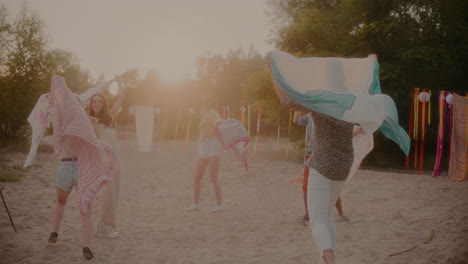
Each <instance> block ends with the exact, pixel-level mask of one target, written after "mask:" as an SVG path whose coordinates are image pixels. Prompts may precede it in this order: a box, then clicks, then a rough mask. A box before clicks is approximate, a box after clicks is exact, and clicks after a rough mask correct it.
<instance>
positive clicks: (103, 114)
mask: <svg viewBox="0 0 468 264" xmlns="http://www.w3.org/2000/svg"><path fill="white" fill-rule="evenodd" d="M96 96H99V97H101V99H102V108H101V111H99V113H96V112H94V109H93V98H94V97H96ZM89 115H90V116H93V117H97V119H98V123H100V124H103V125H104V126H106V127H111V128H114V127H115V125H114V120H113V119H112V116H111V115H110V114H109V109H108V108H107V99H106V97H105V96H104V95H103V94H95V95H93V97H91V101H90V102H89Z"/></svg>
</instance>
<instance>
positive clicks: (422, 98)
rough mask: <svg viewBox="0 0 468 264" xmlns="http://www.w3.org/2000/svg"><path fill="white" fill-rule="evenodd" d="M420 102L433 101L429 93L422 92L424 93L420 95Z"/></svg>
mask: <svg viewBox="0 0 468 264" xmlns="http://www.w3.org/2000/svg"><path fill="white" fill-rule="evenodd" d="M418 97H419V101H420V102H424V103H425V102H427V101H429V99H431V96H430V95H429V93H428V92H422V93H419V96H418Z"/></svg>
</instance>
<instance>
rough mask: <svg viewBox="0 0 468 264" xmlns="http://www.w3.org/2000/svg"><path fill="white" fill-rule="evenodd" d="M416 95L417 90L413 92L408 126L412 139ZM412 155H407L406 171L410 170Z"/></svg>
mask: <svg viewBox="0 0 468 264" xmlns="http://www.w3.org/2000/svg"><path fill="white" fill-rule="evenodd" d="M414 93H415V88H413V89H412V90H411V104H410V111H409V112H410V117H409V125H408V136H409V138H411V137H412V134H413V114H414V111H413V110H414ZM410 156H411V155H410V153H408V155H406V162H405V169H407V170H408V169H409V160H410Z"/></svg>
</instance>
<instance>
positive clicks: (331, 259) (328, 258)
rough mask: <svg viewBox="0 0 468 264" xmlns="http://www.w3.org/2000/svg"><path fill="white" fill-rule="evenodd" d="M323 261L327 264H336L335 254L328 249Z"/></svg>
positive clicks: (325, 251) (324, 253)
mask: <svg viewBox="0 0 468 264" xmlns="http://www.w3.org/2000/svg"><path fill="white" fill-rule="evenodd" d="M323 260H324V261H325V263H327V264H335V254H333V250H331V249H326V250H324V251H323Z"/></svg>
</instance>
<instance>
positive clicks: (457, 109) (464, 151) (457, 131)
mask: <svg viewBox="0 0 468 264" xmlns="http://www.w3.org/2000/svg"><path fill="white" fill-rule="evenodd" d="M452 107H453V112H452V124H453V126H452V136H451V139H452V140H451V143H450V162H449V171H448V175H449V177H450V179H454V180H456V181H457V182H462V181H467V180H468V177H467V176H468V97H463V96H460V95H458V94H456V93H453V104H452Z"/></svg>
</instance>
